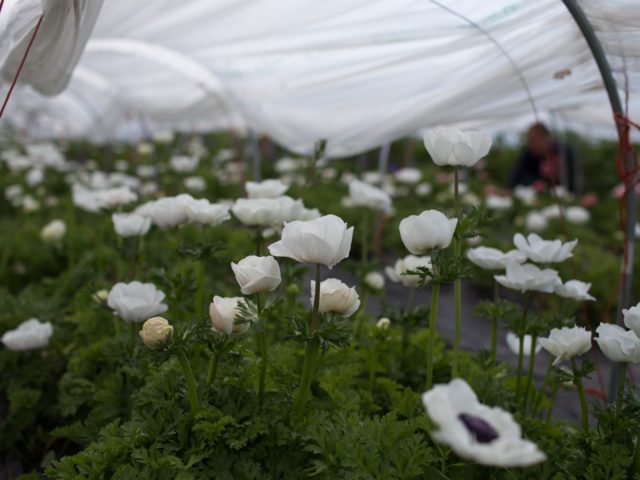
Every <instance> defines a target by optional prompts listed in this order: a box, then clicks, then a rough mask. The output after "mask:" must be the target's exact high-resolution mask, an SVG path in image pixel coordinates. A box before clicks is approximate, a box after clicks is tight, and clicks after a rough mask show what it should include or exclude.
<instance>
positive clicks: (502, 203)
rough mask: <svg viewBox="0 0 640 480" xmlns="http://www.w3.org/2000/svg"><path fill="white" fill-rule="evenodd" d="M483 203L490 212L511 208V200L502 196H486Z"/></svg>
mask: <svg viewBox="0 0 640 480" xmlns="http://www.w3.org/2000/svg"><path fill="white" fill-rule="evenodd" d="M484 203H485V205H486V206H487V208H488V209H490V210H509V209H510V208H511V207H513V199H512V198H511V197H503V196H502V195H487V197H486V198H485V199H484Z"/></svg>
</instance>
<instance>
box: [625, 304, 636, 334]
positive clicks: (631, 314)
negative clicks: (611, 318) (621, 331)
mask: <svg viewBox="0 0 640 480" xmlns="http://www.w3.org/2000/svg"><path fill="white" fill-rule="evenodd" d="M622 315H623V320H624V325H625V326H626V327H627V328H630V329H631V330H633V332H634V333H635V334H636V335H637V336H638V337H639V338H640V303H639V304H637V305H635V306H633V307H630V308H625V309H623V310H622Z"/></svg>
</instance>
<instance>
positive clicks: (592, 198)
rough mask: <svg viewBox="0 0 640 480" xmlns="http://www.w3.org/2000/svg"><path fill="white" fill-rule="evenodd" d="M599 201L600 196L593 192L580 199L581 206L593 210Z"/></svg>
mask: <svg viewBox="0 0 640 480" xmlns="http://www.w3.org/2000/svg"><path fill="white" fill-rule="evenodd" d="M598 201H599V199H598V195H596V194H595V193H593V192H589V193H586V194H584V195H583V196H582V197H581V198H580V205H582V206H583V207H584V208H591V207H593V206H595V205H597V203H598Z"/></svg>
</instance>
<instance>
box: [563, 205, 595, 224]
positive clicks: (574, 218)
mask: <svg viewBox="0 0 640 480" xmlns="http://www.w3.org/2000/svg"><path fill="white" fill-rule="evenodd" d="M565 217H566V219H567V222H569V223H572V224H574V225H582V224H585V223H587V222H588V221H589V220H590V219H591V214H590V213H589V210H587V209H586V208H584V207H579V206H573V207H569V208H567V211H566V212H565Z"/></svg>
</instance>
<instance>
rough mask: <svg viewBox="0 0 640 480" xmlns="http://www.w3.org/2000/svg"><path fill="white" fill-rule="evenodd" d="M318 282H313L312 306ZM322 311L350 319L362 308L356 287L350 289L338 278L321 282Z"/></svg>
mask: <svg viewBox="0 0 640 480" xmlns="http://www.w3.org/2000/svg"><path fill="white" fill-rule="evenodd" d="M315 292H316V282H315V281H314V280H311V305H312V306H313V305H314V302H315V296H316V295H315ZM319 307H320V311H321V312H323V313H335V314H338V315H340V316H341V317H345V318H346V317H350V316H351V315H353V314H354V313H355V312H356V311H357V310H358V308H360V297H359V296H358V292H356V287H351V288H349V287H348V286H347V285H345V284H344V283H343V282H341V281H340V280H338V279H337V278H327V279H326V280H324V281H322V282H320V302H319Z"/></svg>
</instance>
